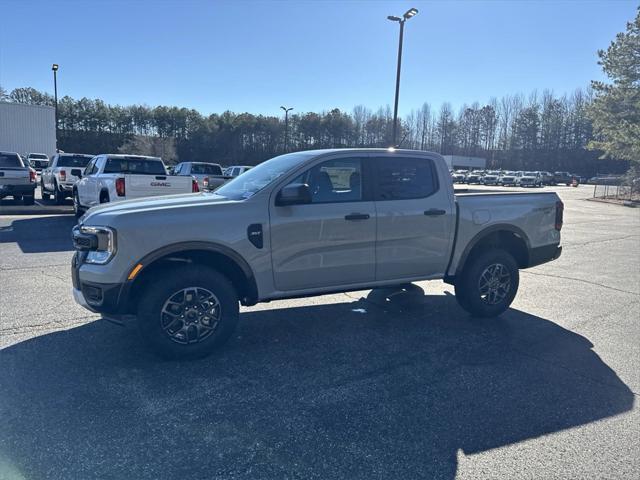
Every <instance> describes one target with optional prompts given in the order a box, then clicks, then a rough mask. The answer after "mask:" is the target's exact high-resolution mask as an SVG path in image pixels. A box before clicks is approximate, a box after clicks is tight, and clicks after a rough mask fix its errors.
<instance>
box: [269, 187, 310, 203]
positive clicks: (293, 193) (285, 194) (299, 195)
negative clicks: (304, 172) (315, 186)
mask: <svg viewBox="0 0 640 480" xmlns="http://www.w3.org/2000/svg"><path fill="white" fill-rule="evenodd" d="M307 203H311V189H309V185H307V184H306V183H292V184H290V185H287V186H286V187H284V188H283V189H282V190H280V191H279V192H278V195H277V196H276V206H278V207H283V206H285V205H304V204H307Z"/></svg>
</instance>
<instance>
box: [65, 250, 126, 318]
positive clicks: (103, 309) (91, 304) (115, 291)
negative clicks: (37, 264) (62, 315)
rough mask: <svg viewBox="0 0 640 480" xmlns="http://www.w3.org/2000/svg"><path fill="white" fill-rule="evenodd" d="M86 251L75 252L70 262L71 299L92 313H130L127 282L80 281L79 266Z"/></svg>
mask: <svg viewBox="0 0 640 480" xmlns="http://www.w3.org/2000/svg"><path fill="white" fill-rule="evenodd" d="M85 255H86V252H76V253H75V255H74V256H73V260H72V262H71V281H72V283H73V299H74V300H75V301H76V303H78V304H79V305H81V306H83V307H84V308H86V309H87V310H90V311H92V312H94V313H104V314H108V315H120V314H128V313H131V312H129V311H128V310H129V309H128V307H129V301H128V299H129V290H130V287H131V285H130V284H129V283H96V282H87V281H82V280H81V278H80V267H81V266H82V264H83V262H84V257H85Z"/></svg>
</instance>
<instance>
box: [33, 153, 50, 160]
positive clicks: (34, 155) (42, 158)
mask: <svg viewBox="0 0 640 480" xmlns="http://www.w3.org/2000/svg"><path fill="white" fill-rule="evenodd" d="M36 158H37V159H39V160H49V157H47V156H46V155H45V154H44V153H30V154H29V159H36Z"/></svg>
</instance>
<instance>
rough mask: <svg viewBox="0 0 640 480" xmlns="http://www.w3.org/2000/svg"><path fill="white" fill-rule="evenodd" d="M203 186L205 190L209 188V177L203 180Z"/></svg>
mask: <svg viewBox="0 0 640 480" xmlns="http://www.w3.org/2000/svg"><path fill="white" fill-rule="evenodd" d="M202 186H203V187H204V188H209V177H204V179H203V180H202Z"/></svg>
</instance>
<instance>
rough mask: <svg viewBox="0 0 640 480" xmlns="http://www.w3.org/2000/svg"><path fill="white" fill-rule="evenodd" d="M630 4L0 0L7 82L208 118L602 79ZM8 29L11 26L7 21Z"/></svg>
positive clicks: (463, 98) (461, 97)
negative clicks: (601, 52)
mask: <svg viewBox="0 0 640 480" xmlns="http://www.w3.org/2000/svg"><path fill="white" fill-rule="evenodd" d="M637 4H638V3H637V2H636V1H625V0H601V1H599V0H592V1H590V0H575V1H569V0H548V1H545V0H538V1H527V0H521V1H518V0H512V1H509V0H502V1H501V0H493V1H481V0H478V1H471V0H469V1H404V0H396V1H383V0H379V1H364V0H361V1H358V0H352V1H349V0H347V1H332V0H317V1H302V0H287V1H241V0H236V1H231V0H218V1H214V0H209V1H204V0H202V1H196V0H182V1H179V0H175V1H173V0H156V1H146V0H130V1H119V0H114V1H100V0H93V1H71V0H68V1H61V0H46V1H42V2H39V1H29V0H3V2H2V7H0V12H1V14H2V17H3V20H2V28H0V85H2V86H3V87H4V88H5V89H7V90H11V89H13V88H15V87H21V86H32V87H35V88H37V89H40V90H45V91H50V92H52V91H53V86H52V77H51V70H50V66H51V64H52V63H54V62H55V63H58V64H60V71H59V73H58V93H59V96H64V95H70V96H72V97H76V98H80V97H83V96H86V97H90V98H102V99H103V100H105V101H106V102H108V103H112V104H115V103H119V104H133V103H144V104H148V105H152V106H153V105H177V106H184V107H189V108H195V109H197V110H199V111H201V112H202V113H205V114H208V113H213V112H222V111H224V110H232V111H236V112H244V111H248V112H253V113H264V114H280V113H281V112H280V111H279V106H280V105H283V104H284V105H291V106H293V107H294V108H295V111H296V112H300V111H321V110H327V109H330V108H334V107H338V108H341V109H346V110H351V109H352V108H353V106H355V105H358V104H363V105H366V106H368V107H370V108H374V109H375V108H377V107H379V106H382V105H386V104H392V102H393V93H394V82H395V65H396V53H397V38H398V26H397V24H395V23H392V22H390V21H388V20H386V16H387V15H390V14H393V15H401V14H402V13H403V12H404V11H406V10H407V9H408V8H409V7H412V6H415V7H416V8H418V10H419V11H420V13H419V14H418V15H417V16H416V17H414V18H413V19H411V20H410V21H408V22H407V24H406V28H405V46H404V55H403V70H402V86H401V94H400V113H401V114H406V113H408V112H409V111H410V110H411V109H412V108H417V107H419V106H420V105H421V104H422V103H423V102H425V101H428V102H429V103H431V104H432V105H436V106H439V105H440V103H442V102H443V101H450V102H451V103H452V104H453V105H454V107H456V108H457V107H459V106H460V105H462V104H463V103H471V102H473V101H476V100H477V101H480V102H486V101H488V99H489V98H490V97H492V96H502V95H504V94H510V93H517V92H524V93H529V92H530V91H533V90H534V89H538V90H542V89H545V88H548V89H551V90H553V91H554V92H555V93H557V94H562V93H565V92H568V93H570V92H572V91H573V90H574V89H576V88H578V87H586V86H587V85H588V84H589V81H590V80H592V79H601V78H602V74H601V70H600V67H599V66H598V65H597V63H596V62H597V56H596V51H597V49H598V48H605V47H606V46H607V45H608V44H609V42H610V41H611V40H613V38H614V37H615V34H616V33H617V32H619V31H623V30H624V28H625V23H626V22H627V21H629V20H631V19H632V18H633V17H634V16H635V13H636V7H637ZM7 20H10V21H7Z"/></svg>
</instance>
